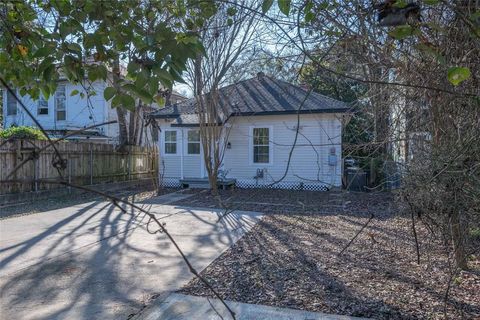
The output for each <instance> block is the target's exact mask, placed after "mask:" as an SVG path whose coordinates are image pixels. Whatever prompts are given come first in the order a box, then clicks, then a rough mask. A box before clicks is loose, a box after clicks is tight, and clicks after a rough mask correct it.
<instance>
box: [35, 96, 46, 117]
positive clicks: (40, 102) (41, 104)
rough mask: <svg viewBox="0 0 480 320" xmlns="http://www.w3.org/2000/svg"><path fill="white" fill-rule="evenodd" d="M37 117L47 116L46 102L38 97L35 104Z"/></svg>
mask: <svg viewBox="0 0 480 320" xmlns="http://www.w3.org/2000/svg"><path fill="white" fill-rule="evenodd" d="M37 108H38V115H46V114H48V101H47V100H45V98H44V97H42V96H40V98H39V99H38V102H37Z"/></svg>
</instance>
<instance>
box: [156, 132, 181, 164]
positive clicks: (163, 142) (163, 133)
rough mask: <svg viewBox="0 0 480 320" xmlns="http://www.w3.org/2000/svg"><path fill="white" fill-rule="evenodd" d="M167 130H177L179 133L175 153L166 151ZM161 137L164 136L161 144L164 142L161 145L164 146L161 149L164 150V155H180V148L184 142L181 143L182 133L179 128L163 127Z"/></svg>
mask: <svg viewBox="0 0 480 320" xmlns="http://www.w3.org/2000/svg"><path fill="white" fill-rule="evenodd" d="M167 131H175V132H176V133H177V140H176V144H177V149H176V150H175V151H176V152H175V153H166V152H165V134H166V132H167ZM161 137H162V138H161V139H160V140H161V144H162V145H161V147H162V148H161V150H162V155H163V156H164V157H175V156H178V151H179V148H181V147H182V144H180V142H181V140H182V137H181V135H180V130H178V129H170V128H168V129H163V130H162V134H161Z"/></svg>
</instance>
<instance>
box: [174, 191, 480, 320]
mask: <svg viewBox="0 0 480 320" xmlns="http://www.w3.org/2000/svg"><path fill="white" fill-rule="evenodd" d="M190 192H193V193H195V195H194V196H193V197H191V198H188V199H185V200H182V201H179V202H177V203H176V204H178V205H192V206H197V207H219V206H220V205H223V206H227V207H228V208H229V209H241V210H253V211H260V212H264V213H265V214H266V216H265V217H264V218H263V219H262V220H261V221H260V222H259V223H258V224H257V225H256V226H255V227H254V228H253V230H252V231H251V232H249V233H248V234H246V235H245V236H244V237H243V238H242V239H240V240H239V241H238V242H237V243H236V244H235V245H234V246H233V247H232V248H230V249H229V250H228V251H226V252H225V253H224V254H222V255H221V256H220V257H219V258H218V259H217V260H215V261H214V262H213V263H212V264H211V265H210V266H208V267H207V268H206V269H205V270H204V271H203V272H202V275H203V276H204V277H205V278H206V279H208V280H209V281H210V283H211V284H213V286H214V287H215V288H216V289H217V290H218V291H219V292H220V294H221V296H222V297H223V298H225V299H229V300H234V301H240V302H246V303H255V304H265V305H272V306H280V307H289V308H296V309H303V310H310V311H321V312H327V313H337V314H343V315H351V316H362V317H372V318H375V319H445V318H449V319H480V260H479V256H478V251H477V256H474V255H471V256H470V258H469V259H470V261H469V265H470V267H471V269H472V270H471V271H468V272H467V271H463V272H460V273H458V274H455V275H454V276H453V277H452V276H451V272H450V270H451V268H450V267H449V260H448V257H447V255H446V254H445V250H444V247H443V246H442V244H441V243H440V242H439V241H437V240H435V239H432V237H431V234H430V233H428V232H427V230H426V229H425V228H424V227H423V226H422V225H421V224H420V223H418V228H417V232H418V236H419V239H420V250H421V264H420V265H418V264H417V263H416V253H415V252H416V251H415V243H414V240H413V236H412V229H411V220H410V219H409V218H408V217H405V216H402V215H401V214H400V213H398V212H400V211H401V210H399V209H398V208H396V206H395V205H393V197H392V196H391V195H390V194H387V193H377V194H363V193H341V192H337V193H335V192H325V193H321V192H306V191H303V192H295V191H284V190H261V191H259V190H234V191H222V192H221V193H220V196H218V197H213V196H211V195H210V193H209V192H208V191H206V190H203V191H199V190H195V191H190ZM371 214H373V215H374V218H373V219H372V220H371V221H370V223H369V224H368V226H367V227H366V228H365V229H364V230H363V232H362V233H360V235H359V236H358V237H357V238H356V239H355V241H354V242H353V243H352V244H351V246H350V247H348V249H346V250H345V252H344V253H343V254H341V255H339V252H340V251H341V250H342V249H343V248H345V246H346V245H347V244H348V243H349V241H350V240H351V239H352V238H353V237H354V236H355V234H356V233H357V232H358V230H360V229H361V228H362V226H363V225H364V224H365V223H366V222H367V221H368V220H369V218H370V216H371ZM477 250H478V248H477ZM448 283H450V289H449V294H448V299H447V303H446V304H445V293H446V290H447V287H448ZM181 292H182V293H186V294H192V295H200V296H212V294H211V292H209V291H208V289H207V288H205V286H204V285H202V284H201V283H200V282H199V281H198V280H196V279H194V280H192V281H191V282H190V283H189V284H188V285H187V286H185V287H184V289H182V290H181Z"/></svg>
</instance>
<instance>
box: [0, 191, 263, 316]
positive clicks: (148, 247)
mask: <svg viewBox="0 0 480 320" xmlns="http://www.w3.org/2000/svg"><path fill="white" fill-rule="evenodd" d="M162 199H164V198H161V197H160V198H158V199H157V200H156V199H152V200H150V201H149V203H143V204H142V206H143V207H144V208H147V209H150V211H151V212H154V213H156V214H157V216H159V217H161V219H162V221H163V222H165V223H166V227H167V228H168V230H169V231H170V232H171V234H172V235H173V236H174V237H175V239H176V240H177V241H178V243H179V245H180V247H181V248H182V250H184V252H185V253H186V254H187V256H188V258H189V259H190V260H191V262H192V264H193V265H194V267H195V268H197V270H201V269H203V268H205V267H206V266H207V265H208V264H209V263H210V262H212V261H213V260H214V259H215V258H216V257H217V256H219V255H220V254H221V253H222V252H223V251H224V250H226V249H227V248H228V247H229V246H231V245H232V244H233V243H234V242H235V241H236V240H238V239H239V238H240V237H241V235H242V234H243V233H244V232H245V231H247V230H248V229H250V228H251V227H252V226H253V225H254V224H255V223H256V222H257V221H258V219H259V218H260V214H258V213H253V212H234V213H233V214H231V215H229V216H228V217H227V218H225V219H222V220H221V221H220V222H218V223H217V219H218V214H220V211H217V210H210V209H196V208H186V207H177V206H171V205H163V204H161V203H163V201H162ZM157 203H158V204H157ZM147 222H148V219H147V218H145V217H144V216H143V215H138V214H122V212H121V211H120V210H118V209H117V208H115V207H114V206H112V205H111V204H109V203H108V202H101V201H98V202H90V203H85V204H82V205H76V206H72V207H68V208H64V209H59V210H53V211H48V212H43V213H38V214H33V215H29V216H23V217H17V218H11V219H6V220H2V221H0V294H1V310H0V318H1V319H126V318H127V316H128V315H129V314H131V313H134V312H137V311H138V310H139V309H140V308H141V307H142V306H143V305H144V303H145V302H147V301H148V300H149V299H150V298H151V297H152V296H153V295H155V294H160V293H165V292H167V291H171V290H176V289H179V288H180V287H181V286H182V285H183V284H185V283H186V282H187V281H188V280H189V279H191V278H192V275H191V274H190V273H189V271H188V268H186V266H185V265H184V263H183V260H182V259H181V258H180V257H179V255H178V253H177V252H176V250H175V249H174V247H173V246H172V245H171V243H170V242H169V241H168V239H167V238H166V237H165V235H163V234H160V233H156V234H154V235H152V234H149V233H148V232H147V230H146V229H147ZM150 229H152V230H150V231H154V230H155V228H154V226H153V225H152V226H151V228H150Z"/></svg>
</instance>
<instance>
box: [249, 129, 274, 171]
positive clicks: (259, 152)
mask: <svg viewBox="0 0 480 320" xmlns="http://www.w3.org/2000/svg"><path fill="white" fill-rule="evenodd" d="M253 163H270V130H269V128H253Z"/></svg>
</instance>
